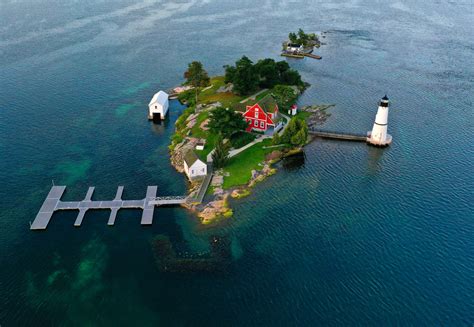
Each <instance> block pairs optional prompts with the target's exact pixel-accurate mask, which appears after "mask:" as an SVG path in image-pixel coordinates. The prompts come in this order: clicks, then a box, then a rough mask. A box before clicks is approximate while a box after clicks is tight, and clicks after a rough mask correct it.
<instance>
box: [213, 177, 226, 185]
mask: <svg viewBox="0 0 474 327" xmlns="http://www.w3.org/2000/svg"><path fill="white" fill-rule="evenodd" d="M223 183H224V176H221V175H214V176H213V177H212V181H211V185H212V186H221V185H222V184H223Z"/></svg>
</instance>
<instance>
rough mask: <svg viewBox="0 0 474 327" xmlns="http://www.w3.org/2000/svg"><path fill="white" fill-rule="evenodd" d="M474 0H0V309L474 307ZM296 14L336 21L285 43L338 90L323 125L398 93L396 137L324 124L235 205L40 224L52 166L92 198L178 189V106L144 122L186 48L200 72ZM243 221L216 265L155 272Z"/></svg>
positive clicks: (335, 318)
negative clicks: (210, 211) (226, 261)
mask: <svg viewBox="0 0 474 327" xmlns="http://www.w3.org/2000/svg"><path fill="white" fill-rule="evenodd" d="M473 18H474V17H473V9H472V4H470V3H469V2H446V1H438V2H435V3H425V2H419V1H403V2H386V3H384V2H379V1H374V0H359V1H356V0H354V1H294V2H282V3H274V2H271V1H247V0H244V1H239V2H236V1H216V0H193V1H182V2H177V3H175V2H171V1H152V0H150V1H142V2H132V1H116V2H102V1H85V2H84V1H83V2H65V3H58V2H53V1H49V0H47V1H42V2H41V3H36V2H22V1H3V2H2V3H1V4H0V158H1V160H0V182H1V188H0V208H1V209H0V249H1V250H0V267H1V269H0V325H2V326H24V325H31V326H33V325H34V326H51V325H61V326H70V325H72V326H74V325H77V326H84V325H92V326H103V325H113V326H117V325H153V326H155V325H158V324H162V325H178V326H189V325H216V326H223V325H243V326H252V325H255V326H257V325H258V326H260V325H277V326H289V325H294V326H296V325H297V326H308V325H345V326H347V325H349V326H354V325H363V326H367V325H374V326H381V325H415V324H416V325H426V326H463V325H464V326H471V325H472V324H473V323H474V241H473V235H474V214H473V206H472V200H473V199H474V197H473V195H474V194H473V186H474V178H473V174H472V171H473V164H472V162H473V155H474V149H473V144H472V140H473V110H472V102H473V96H472V89H473V81H474V70H473V68H472V59H473V52H474V51H473V50H474V42H473V38H472V35H473V30H472V27H471V25H472V20H473ZM298 27H303V28H304V29H305V30H308V31H327V32H328V33H327V34H326V35H327V37H326V38H325V39H323V41H324V42H325V43H327V44H326V45H325V46H323V47H322V48H321V49H320V50H318V51H317V53H318V54H321V55H322V56H323V60H321V61H315V60H309V59H305V60H301V61H298V60H289V63H290V65H291V66H292V67H294V68H296V69H298V70H299V71H300V73H301V74H302V76H303V78H304V79H305V80H306V81H308V82H309V83H311V85H312V86H311V87H310V88H309V89H308V90H307V91H306V92H305V94H304V95H303V96H302V97H301V98H300V100H299V102H300V104H301V105H304V104H311V103H332V104H335V105H336V107H335V108H332V109H330V112H331V114H332V115H331V117H330V118H329V120H328V121H327V123H326V124H325V126H324V127H325V128H328V129H338V130H343V131H353V132H362V133H363V132H366V131H367V130H369V129H370V128H371V125H372V123H373V119H374V117H375V112H376V106H377V101H378V99H379V98H380V97H381V96H383V95H384V94H385V93H387V94H388V96H389V97H390V99H391V100H392V106H391V109H390V110H391V111H390V117H389V132H390V133H391V134H392V135H393V138H394V143H393V144H392V145H391V147H389V148H386V149H377V148H371V147H367V146H366V145H365V144H357V143H347V142H335V141H322V140H317V141H315V142H314V143H312V144H310V145H309V146H308V147H307V148H306V149H305V156H304V157H303V158H296V159H294V160H292V161H290V162H284V163H282V164H280V165H279V166H278V168H279V173H278V174H276V175H274V176H272V177H271V178H270V179H268V180H267V181H266V182H264V183H262V184H261V185H259V186H258V187H256V189H255V191H254V192H253V194H252V195H251V196H250V197H248V198H245V199H242V200H239V201H234V202H233V203H232V205H233V208H234V211H235V215H234V217H233V218H231V219H229V220H228V221H226V222H224V223H223V224H221V225H219V226H216V227H213V228H204V227H202V226H200V225H199V222H198V220H197V218H196V217H194V216H193V215H192V214H190V213H189V212H187V211H185V210H183V209H180V208H160V209H157V210H156V211H155V217H154V224H153V226H152V227H150V228H143V227H141V226H140V224H139V220H140V212H137V211H133V210H132V211H123V212H120V213H119V215H118V218H117V224H116V226H114V227H113V228H110V227H108V226H107V224H106V222H107V219H108V212H105V211H103V212H90V213H88V214H87V215H86V217H85V220H84V223H83V226H82V227H81V228H79V229H77V228H74V227H73V226H72V225H73V222H74V220H75V214H74V213H71V212H69V213H67V212H65V213H58V214H56V215H55V216H54V218H53V220H52V221H51V223H50V225H49V227H48V229H47V231H45V232H39V233H36V232H31V231H30V230H29V222H30V221H32V220H33V219H34V217H35V215H36V212H37V210H38V209H39V208H40V206H41V203H42V201H43V200H44V197H45V196H46V194H47V193H48V191H49V188H50V186H51V183H52V180H54V182H55V183H56V184H58V185H59V184H64V185H67V186H68V190H67V193H66V195H65V198H67V199H75V200H77V199H80V198H82V197H83V196H84V194H85V192H86V190H87V187H88V186H91V185H94V186H96V194H95V195H94V196H95V198H97V199H101V198H104V199H108V198H111V197H113V196H114V194H115V191H116V186H118V185H124V186H125V194H124V196H125V198H140V197H143V196H144V193H145V190H146V186H147V185H158V186H159V189H158V193H159V194H182V193H183V192H185V190H186V187H187V186H186V180H185V178H184V176H182V175H181V174H179V173H177V172H175V171H174V170H173V168H172V167H171V166H170V164H169V160H168V155H167V153H168V152H167V146H168V144H169V137H170V135H171V134H172V131H173V123H174V121H175V120H176V118H177V117H178V116H179V114H180V112H181V111H182V110H183V107H182V106H180V105H179V104H178V103H175V102H173V103H172V105H171V114H170V119H169V121H168V122H167V123H165V124H163V125H153V124H151V123H150V122H148V121H147V120H146V104H147V102H148V101H149V99H150V97H151V95H152V94H153V93H154V92H156V91H157V90H159V89H168V88H169V87H172V86H175V85H177V84H179V83H181V82H182V73H183V71H184V70H185V68H186V65H187V63H188V62H191V61H193V60H200V61H202V62H203V63H204V65H205V67H206V68H207V69H208V71H209V73H210V74H220V73H222V70H223V69H222V66H223V65H225V64H229V63H232V62H234V61H235V60H236V59H237V58H239V57H240V56H242V55H244V54H245V55H248V56H249V57H251V58H252V59H254V60H257V59H259V58H264V57H273V58H275V59H279V58H280V57H279V56H278V53H279V49H280V43H281V41H282V40H283V39H284V37H285V35H286V34H287V33H288V32H289V31H291V30H295V29H297V28H298ZM158 234H163V235H167V236H169V238H170V240H171V242H172V243H173V246H174V248H175V249H176V251H177V252H178V253H179V254H180V255H189V254H190V253H194V254H195V253H202V252H206V251H208V237H209V235H221V236H223V237H227V238H229V239H231V240H232V253H233V260H232V263H231V265H230V266H229V268H228V269H227V270H226V271H225V272H219V273H218V272H216V273H191V272H189V273H161V272H159V270H158V268H157V266H156V264H155V259H154V257H153V252H152V248H151V240H152V238H153V237H154V236H156V235H158Z"/></svg>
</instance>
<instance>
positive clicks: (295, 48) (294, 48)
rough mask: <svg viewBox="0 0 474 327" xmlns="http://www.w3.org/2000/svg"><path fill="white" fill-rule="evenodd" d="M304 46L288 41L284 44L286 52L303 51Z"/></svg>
mask: <svg viewBox="0 0 474 327" xmlns="http://www.w3.org/2000/svg"><path fill="white" fill-rule="evenodd" d="M303 50H304V47H303V45H302V44H296V43H288V44H287V46H286V51H287V52H298V53H299V52H303Z"/></svg>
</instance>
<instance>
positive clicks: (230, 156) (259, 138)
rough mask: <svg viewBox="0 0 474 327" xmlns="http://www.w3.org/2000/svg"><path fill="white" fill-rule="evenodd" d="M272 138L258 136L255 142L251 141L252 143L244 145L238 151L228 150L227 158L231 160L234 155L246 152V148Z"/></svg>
mask: <svg viewBox="0 0 474 327" xmlns="http://www.w3.org/2000/svg"><path fill="white" fill-rule="evenodd" d="M271 138H272V137H271V136H270V135H261V136H259V137H258V138H256V139H255V140H253V141H252V142H250V143H249V144H246V145H244V146H243V147H241V148H238V149H235V150H230V151H229V158H232V157H235V156H236V155H238V154H239V153H241V152H242V151H245V150H247V149H248V148H250V147H251V146H253V145H255V144H257V143H260V142H262V141H263V140H265V139H271Z"/></svg>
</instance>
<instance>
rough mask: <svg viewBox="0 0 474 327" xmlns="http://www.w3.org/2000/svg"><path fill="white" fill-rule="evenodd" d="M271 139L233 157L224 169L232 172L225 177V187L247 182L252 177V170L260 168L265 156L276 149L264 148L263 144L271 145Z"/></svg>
mask: <svg viewBox="0 0 474 327" xmlns="http://www.w3.org/2000/svg"><path fill="white" fill-rule="evenodd" d="M270 144H271V140H269V139H267V140H264V141H263V142H260V143H257V144H255V145H254V146H252V147H250V148H248V149H247V150H245V151H244V152H242V153H240V154H238V155H237V156H235V157H233V158H231V159H230V160H229V163H228V164H227V166H226V167H225V168H224V170H225V171H226V172H228V173H230V176H228V177H224V185H223V187H224V189H227V188H230V187H233V186H238V185H244V184H247V183H248V182H249V181H250V178H251V177H252V170H260V169H262V167H263V166H259V164H260V163H262V162H263V161H264V160H265V156H266V155H267V154H268V153H270V152H272V150H274V149H263V146H269V145H270Z"/></svg>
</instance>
